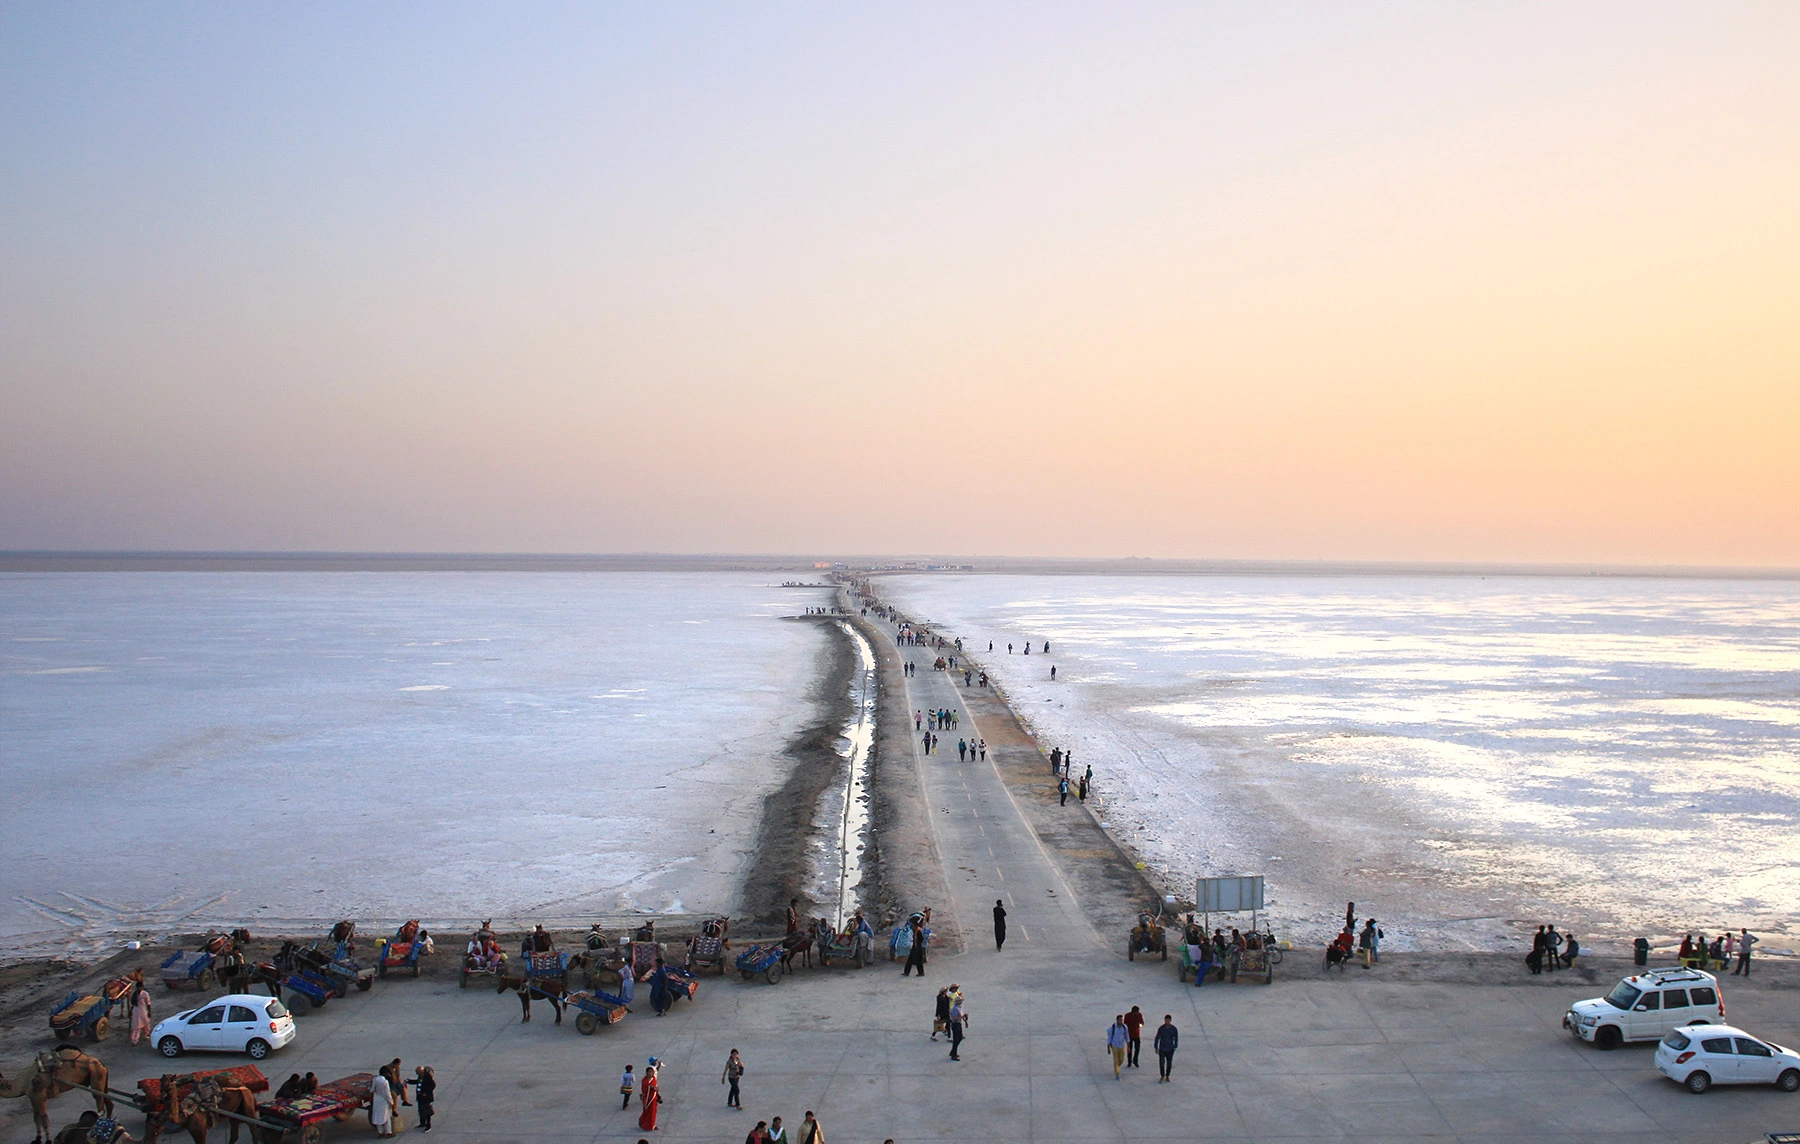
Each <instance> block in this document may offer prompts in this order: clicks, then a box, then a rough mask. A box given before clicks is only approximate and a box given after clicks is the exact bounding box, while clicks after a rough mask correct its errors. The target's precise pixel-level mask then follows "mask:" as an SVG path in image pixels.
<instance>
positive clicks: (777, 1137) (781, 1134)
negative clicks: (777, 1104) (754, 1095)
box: [768, 1116, 788, 1144]
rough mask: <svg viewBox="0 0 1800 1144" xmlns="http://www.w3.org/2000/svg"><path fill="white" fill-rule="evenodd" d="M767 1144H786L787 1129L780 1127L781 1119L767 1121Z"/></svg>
mask: <svg viewBox="0 0 1800 1144" xmlns="http://www.w3.org/2000/svg"><path fill="white" fill-rule="evenodd" d="M768 1141H769V1144H788V1138H787V1129H785V1128H783V1127H782V1126H781V1117H779V1116H777V1117H776V1118H775V1119H773V1120H771V1121H769V1135H768Z"/></svg>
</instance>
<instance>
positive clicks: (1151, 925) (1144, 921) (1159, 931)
mask: <svg viewBox="0 0 1800 1144" xmlns="http://www.w3.org/2000/svg"><path fill="white" fill-rule="evenodd" d="M1140 953H1141V954H1143V955H1144V956H1145V957H1156V956H1160V957H1161V958H1162V959H1163V960H1164V961H1167V960H1169V939H1168V936H1167V935H1166V934H1164V933H1163V927H1162V924H1161V923H1160V922H1159V921H1158V920H1157V919H1156V918H1153V917H1151V916H1150V915H1149V914H1139V915H1138V920H1137V925H1135V926H1133V927H1132V928H1131V936H1130V937H1128V938H1126V939H1125V959H1126V960H1127V961H1136V960H1137V959H1138V954H1140Z"/></svg>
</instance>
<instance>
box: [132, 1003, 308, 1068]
mask: <svg viewBox="0 0 1800 1144" xmlns="http://www.w3.org/2000/svg"><path fill="white" fill-rule="evenodd" d="M293 1039H294V1018H293V1017H292V1015H290V1014H289V1013H288V1011H287V1008H286V1007H285V1006H284V1005H282V1003H281V1002H279V1001H277V1000H275V999H274V998H273V997H259V996H257V995H256V994H254V993H232V994H229V995H227V996H224V997H219V998H216V999H215V1000H212V1001H208V1002H207V1003H206V1004H204V1005H202V1006H201V1007H200V1008H198V1009H189V1010H188V1011H187V1012H185V1013H177V1014H175V1015H174V1016H173V1017H170V1018H168V1019H166V1020H163V1021H159V1022H158V1023H157V1025H156V1028H154V1029H152V1030H151V1031H150V1043H151V1044H153V1045H155V1046H156V1051H157V1052H159V1053H161V1054H162V1055H163V1056H165V1057H178V1056H180V1055H181V1054H182V1053H190V1052H197V1051H206V1052H223V1053H249V1054H250V1056H251V1057H252V1058H253V1059H255V1060H259V1061H260V1060H262V1059H263V1058H264V1057H266V1056H268V1055H269V1054H270V1053H272V1052H274V1051H275V1050H276V1049H279V1048H280V1047H281V1046H283V1045H285V1044H287V1043H288V1042H289V1041H291V1040H293Z"/></svg>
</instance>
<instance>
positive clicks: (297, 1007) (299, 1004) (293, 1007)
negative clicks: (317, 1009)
mask: <svg viewBox="0 0 1800 1144" xmlns="http://www.w3.org/2000/svg"><path fill="white" fill-rule="evenodd" d="M312 1010H313V1003H312V998H311V997H308V996H307V995H306V994H304V993H301V992H299V991H295V993H294V995H293V996H292V997H290V998H289V999H288V1003H287V1011H288V1012H289V1013H292V1014H293V1015H294V1016H296V1017H304V1016H306V1015H307V1014H308V1013H310V1012H312Z"/></svg>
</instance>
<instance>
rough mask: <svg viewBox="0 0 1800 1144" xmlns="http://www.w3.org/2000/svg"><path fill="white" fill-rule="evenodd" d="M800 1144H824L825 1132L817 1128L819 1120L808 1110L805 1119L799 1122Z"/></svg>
mask: <svg viewBox="0 0 1800 1144" xmlns="http://www.w3.org/2000/svg"><path fill="white" fill-rule="evenodd" d="M800 1144H825V1130H824V1129H823V1128H821V1127H819V1118H818V1117H816V1116H814V1115H813V1111H812V1109H810V1108H809V1109H807V1110H806V1119H805V1120H802V1121H801V1122H800Z"/></svg>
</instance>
